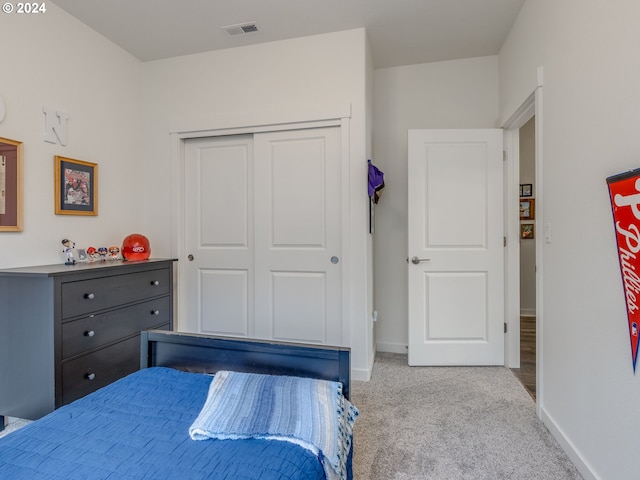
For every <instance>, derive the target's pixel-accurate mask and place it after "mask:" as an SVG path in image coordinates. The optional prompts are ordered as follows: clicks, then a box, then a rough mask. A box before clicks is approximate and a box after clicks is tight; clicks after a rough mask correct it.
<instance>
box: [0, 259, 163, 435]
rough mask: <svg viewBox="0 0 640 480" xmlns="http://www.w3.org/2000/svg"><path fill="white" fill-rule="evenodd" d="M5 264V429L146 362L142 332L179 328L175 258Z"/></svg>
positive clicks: (0, 332)
mask: <svg viewBox="0 0 640 480" xmlns="http://www.w3.org/2000/svg"><path fill="white" fill-rule="evenodd" d="M174 261H175V259H149V260H144V261H137V262H131V261H129V262H127V261H105V262H95V263H78V264H76V265H72V266H66V265H44V266H34V267H24V268H11V269H6V270H0V420H2V422H0V430H1V429H2V425H3V421H4V419H3V418H1V417H2V416H12V417H19V418H27V419H36V418H39V417H41V416H43V415H45V414H47V413H49V412H51V411H53V410H54V409H55V408H58V407H60V406H62V405H65V404H67V403H70V402H72V401H73V400H76V399H77V398H80V397H83V396H84V395H87V394H88V393H90V392H93V391H94V390H97V389H98V388H100V387H103V386H105V385H107V384H109V383H111V382H113V381H115V380H117V379H118V378H121V377H123V376H125V375H128V374H129V373H132V372H134V371H136V370H138V369H139V368H140V331H141V330H147V329H152V328H153V329H164V330H172V329H173V262H174Z"/></svg>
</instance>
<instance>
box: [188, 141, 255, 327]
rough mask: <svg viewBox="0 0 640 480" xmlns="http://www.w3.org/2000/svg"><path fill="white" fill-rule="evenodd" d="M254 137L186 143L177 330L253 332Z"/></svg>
mask: <svg viewBox="0 0 640 480" xmlns="http://www.w3.org/2000/svg"><path fill="white" fill-rule="evenodd" d="M253 163H254V156H253V138H252V136H251V135H242V136H230V137H211V138H200V139H193V140H188V141H186V142H185V190H186V194H185V209H186V212H185V246H186V249H187V254H188V255H189V257H188V258H189V259H192V260H191V261H187V263H186V265H185V267H186V283H187V288H186V289H185V291H186V302H187V305H186V312H187V318H185V319H181V329H184V330H187V331H194V332H198V333H210V334H217V335H230V336H241V337H246V336H248V337H251V336H253V333H254V306H253V303H254V302H253V296H254V295H253V283H254V266H253V264H254V248H253V245H254V243H253V241H254V240H253Z"/></svg>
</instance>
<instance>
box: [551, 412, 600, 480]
mask: <svg viewBox="0 0 640 480" xmlns="http://www.w3.org/2000/svg"><path fill="white" fill-rule="evenodd" d="M540 412H541V417H542V422H543V423H544V424H545V426H546V427H547V429H548V430H549V432H551V435H553V437H554V438H555V439H556V441H557V442H558V443H559V444H560V447H561V448H562V450H564V452H565V453H566V454H567V456H568V457H569V459H570V460H571V462H572V463H573V464H574V465H575V467H576V468H577V469H578V471H579V472H580V474H581V475H582V477H583V478H584V480H602V478H601V477H599V476H598V475H597V474H596V472H595V471H594V470H593V468H592V467H591V465H590V464H589V462H587V460H586V459H585V458H584V457H583V456H582V455H581V454H580V452H579V451H578V450H577V449H576V447H575V445H574V444H573V442H572V441H571V440H570V439H569V437H567V435H566V434H565V433H564V431H563V430H562V429H561V428H560V427H559V426H558V424H557V423H556V421H555V420H554V419H553V417H552V416H551V415H549V412H547V411H546V410H545V409H544V408H542V409H541V411H540Z"/></svg>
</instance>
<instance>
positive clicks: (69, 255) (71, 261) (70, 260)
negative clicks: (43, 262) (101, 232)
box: [62, 238, 76, 265]
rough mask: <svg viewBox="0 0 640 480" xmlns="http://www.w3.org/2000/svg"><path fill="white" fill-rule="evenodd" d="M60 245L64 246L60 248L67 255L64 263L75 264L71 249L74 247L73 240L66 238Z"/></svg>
mask: <svg viewBox="0 0 640 480" xmlns="http://www.w3.org/2000/svg"><path fill="white" fill-rule="evenodd" d="M62 245H63V246H64V250H62V251H63V252H64V253H65V254H66V255H67V261H66V262H64V264H65V265H75V263H76V260H75V258H73V249H74V248H75V246H76V244H75V242H72V241H71V240H69V239H68V238H65V239H64V240H62Z"/></svg>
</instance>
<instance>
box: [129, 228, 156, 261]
mask: <svg viewBox="0 0 640 480" xmlns="http://www.w3.org/2000/svg"><path fill="white" fill-rule="evenodd" d="M150 255H151V247H150V246H149V239H148V238H147V237H145V236H144V235H142V234H140V233H132V234H131V235H127V236H126V237H125V239H124V240H123V241H122V258H124V259H125V260H146V259H147V258H149V256H150Z"/></svg>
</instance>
